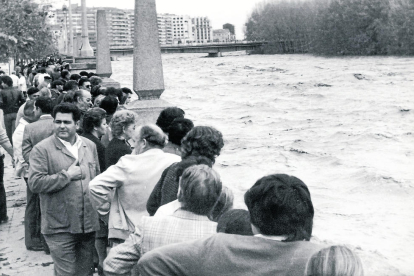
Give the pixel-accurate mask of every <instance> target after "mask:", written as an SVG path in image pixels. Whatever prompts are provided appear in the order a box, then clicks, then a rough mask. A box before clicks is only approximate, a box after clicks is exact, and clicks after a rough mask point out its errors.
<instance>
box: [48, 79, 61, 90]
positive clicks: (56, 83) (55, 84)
mask: <svg viewBox="0 0 414 276" xmlns="http://www.w3.org/2000/svg"><path fill="white" fill-rule="evenodd" d="M58 85H63V82H61V81H60V80H55V81H53V82H52V84H51V85H50V86H51V88H53V89H54V88H56V86H58Z"/></svg>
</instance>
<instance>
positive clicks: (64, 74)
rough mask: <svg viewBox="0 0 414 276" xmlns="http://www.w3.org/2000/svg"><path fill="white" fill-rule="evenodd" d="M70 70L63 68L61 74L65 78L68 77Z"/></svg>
mask: <svg viewBox="0 0 414 276" xmlns="http://www.w3.org/2000/svg"><path fill="white" fill-rule="evenodd" d="M69 74H70V73H69V71H68V70H62V72H61V73H60V76H61V77H62V78H63V79H64V78H66V76H67V75H69Z"/></svg>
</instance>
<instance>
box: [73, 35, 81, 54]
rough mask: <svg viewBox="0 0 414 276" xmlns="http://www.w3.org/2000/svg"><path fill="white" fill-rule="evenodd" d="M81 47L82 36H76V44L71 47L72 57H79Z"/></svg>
mask: <svg viewBox="0 0 414 276" xmlns="http://www.w3.org/2000/svg"><path fill="white" fill-rule="evenodd" d="M81 47H82V35H81V34H76V43H75V45H73V56H74V57H80V50H79V49H80V48H81Z"/></svg>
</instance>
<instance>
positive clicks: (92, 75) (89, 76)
mask: <svg viewBox="0 0 414 276" xmlns="http://www.w3.org/2000/svg"><path fill="white" fill-rule="evenodd" d="M94 76H96V74H95V73H94V72H89V73H88V78H89V79H90V78H91V77H94Z"/></svg>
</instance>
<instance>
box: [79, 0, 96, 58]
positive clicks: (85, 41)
mask: <svg viewBox="0 0 414 276" xmlns="http://www.w3.org/2000/svg"><path fill="white" fill-rule="evenodd" d="M80 56H81V57H93V49H92V47H91V45H90V44H89V35H88V16H87V12H86V0H82V49H81V51H80Z"/></svg>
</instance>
